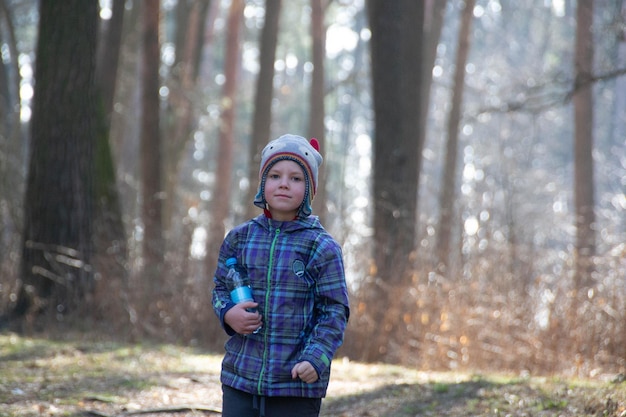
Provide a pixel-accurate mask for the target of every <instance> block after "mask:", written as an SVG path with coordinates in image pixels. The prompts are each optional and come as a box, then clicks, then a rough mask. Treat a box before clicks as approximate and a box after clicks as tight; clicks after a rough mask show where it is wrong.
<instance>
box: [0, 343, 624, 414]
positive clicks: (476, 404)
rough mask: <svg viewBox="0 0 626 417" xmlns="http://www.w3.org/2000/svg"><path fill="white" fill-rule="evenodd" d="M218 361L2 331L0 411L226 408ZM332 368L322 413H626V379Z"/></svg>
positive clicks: (339, 363) (203, 355) (187, 352)
mask: <svg viewBox="0 0 626 417" xmlns="http://www.w3.org/2000/svg"><path fill="white" fill-rule="evenodd" d="M220 363H221V355H215V354H211V353H209V352H202V351H200V350H197V349H192V348H186V347H180V346H174V345H142V344H136V345H129V344H121V343H120V344H118V343H111V342H104V343H102V342H89V341H85V340H79V341H54V340H47V339H43V338H39V339H38V338H23V337H19V336H16V335H14V334H5V335H2V334H0V404H2V407H0V416H21V417H27V416H28V417H30V416H39V415H54V416H78V415H85V413H86V412H94V413H100V414H101V415H107V416H113V415H120V414H122V413H123V412H124V411H145V410H151V409H154V408H159V407H162V408H163V409H171V408H172V407H174V408H176V407H177V406H179V405H181V404H192V405H200V406H203V407H206V408H205V411H204V412H203V413H202V415H209V416H210V415H218V413H212V412H210V411H206V410H211V409H213V410H217V409H219V408H220V406H221V385H220V382H219V373H220ZM332 372H333V373H332V377H331V385H330V387H329V391H328V397H327V398H326V399H325V400H324V402H323V405H322V414H321V416H323V417H330V416H336V417H360V416H370V417H375V416H393V417H415V416H461V415H468V416H485V417H486V416H507V415H510V416H539V417H542V416H593V417H598V416H602V417H626V382H611V379H612V378H608V379H607V380H599V379H595V380H594V379H590V380H584V379H567V378H561V377H550V378H545V377H532V376H525V377H523V378H520V377H518V376H506V375H497V374H494V375H491V374H490V375H477V374H470V373H467V374H464V373H452V372H443V373H434V372H420V371H419V370H416V369H411V368H404V367H401V366H394V365H384V364H362V363H355V362H351V361H348V360H336V361H334V362H333V371H332ZM168 407H169V408H168ZM150 415H154V416H157V415H166V416H167V415H168V414H164V413H163V412H161V413H152V414H150ZM169 415H172V416H174V415H175V416H176V417H182V416H197V415H199V414H197V412H194V411H188V412H185V411H181V412H177V413H175V414H174V413H172V412H171V411H170V412H169Z"/></svg>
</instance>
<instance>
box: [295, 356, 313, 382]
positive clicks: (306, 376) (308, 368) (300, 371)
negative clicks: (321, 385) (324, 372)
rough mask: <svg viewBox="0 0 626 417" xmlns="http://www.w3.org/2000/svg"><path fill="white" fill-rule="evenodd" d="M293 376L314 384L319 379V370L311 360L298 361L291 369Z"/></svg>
mask: <svg viewBox="0 0 626 417" xmlns="http://www.w3.org/2000/svg"><path fill="white" fill-rule="evenodd" d="M291 377H292V378H293V379H296V378H298V377H299V378H300V379H301V380H303V381H304V382H306V383H307V384H312V383H314V382H315V381H317V378H318V377H317V372H316V371H315V368H314V367H313V365H311V363H310V362H307V361H303V362H299V363H297V364H296V365H295V366H294V367H293V369H292V370H291Z"/></svg>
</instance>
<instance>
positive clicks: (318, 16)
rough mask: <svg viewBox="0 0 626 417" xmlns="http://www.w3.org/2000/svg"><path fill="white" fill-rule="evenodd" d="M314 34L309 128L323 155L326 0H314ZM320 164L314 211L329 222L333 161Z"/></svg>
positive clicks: (324, 149) (321, 218)
mask: <svg viewBox="0 0 626 417" xmlns="http://www.w3.org/2000/svg"><path fill="white" fill-rule="evenodd" d="M311 10H312V12H311V38H312V41H313V45H312V51H313V54H312V55H313V74H312V80H311V92H310V94H309V98H310V100H309V102H310V110H309V132H308V136H309V137H308V138H309V139H310V138H313V137H314V138H316V139H317V140H318V141H319V143H320V148H321V149H320V150H321V152H322V155H324V154H326V155H327V156H329V154H328V153H327V146H326V129H325V126H324V116H325V113H326V112H325V108H324V98H325V96H326V86H325V81H324V80H325V77H324V71H325V65H324V58H325V57H326V27H325V25H324V7H323V5H322V0H311ZM328 162H329V161H328V159H327V160H326V163H325V164H323V165H322V166H321V167H320V171H319V175H318V177H319V178H318V182H319V184H318V187H317V194H316V196H315V200H313V214H316V215H318V216H319V218H320V221H321V222H322V224H324V225H325V224H326V223H327V222H326V214H327V210H326V195H327V189H326V178H327V176H328V170H329V163H328Z"/></svg>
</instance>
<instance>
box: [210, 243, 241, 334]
mask: <svg viewBox="0 0 626 417" xmlns="http://www.w3.org/2000/svg"><path fill="white" fill-rule="evenodd" d="M234 242H236V236H235V234H234V233H233V232H232V231H231V232H230V233H229V234H228V235H227V236H226V238H225V239H224V242H222V246H221V247H220V252H219V256H218V259H217V268H216V270H215V274H214V275H213V284H214V286H213V292H212V296H213V311H215V314H216V315H217V317H218V318H219V320H220V323H221V325H222V328H223V329H224V330H225V331H226V333H227V334H228V335H229V336H232V335H234V334H235V331H234V330H233V329H232V328H231V327H230V326H229V325H228V324H226V323H225V322H224V316H225V315H226V313H227V312H228V310H230V309H231V308H233V307H234V306H235V303H233V302H232V300H231V298H230V293H229V291H228V288H227V287H226V282H225V277H226V274H227V272H228V271H227V270H226V266H225V264H226V259H228V258H229V257H230V256H234V254H236V249H235V248H236V244H235V243H234Z"/></svg>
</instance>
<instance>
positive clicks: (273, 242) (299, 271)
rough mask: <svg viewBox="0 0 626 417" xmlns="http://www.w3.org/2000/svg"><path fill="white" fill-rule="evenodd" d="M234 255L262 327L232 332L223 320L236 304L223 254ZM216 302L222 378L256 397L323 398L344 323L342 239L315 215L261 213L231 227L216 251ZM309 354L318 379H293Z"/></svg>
mask: <svg viewBox="0 0 626 417" xmlns="http://www.w3.org/2000/svg"><path fill="white" fill-rule="evenodd" d="M229 257H236V258H237V261H238V263H239V264H240V265H242V266H243V267H244V268H245V269H246V270H247V273H248V276H249V277H250V282H251V286H252V289H253V295H254V300H255V301H256V302H257V303H259V307H258V308H259V312H260V313H261V314H262V316H263V327H262V329H261V330H260V331H259V332H258V333H256V334H250V335H245V336H244V335H240V334H236V333H235V332H234V331H233V329H232V328H230V326H228V325H227V324H226V323H224V315H225V314H226V312H227V311H228V310H229V309H230V308H232V307H233V305H234V304H233V302H232V301H231V299H230V295H229V292H228V289H227V288H226V284H225V281H224V280H225V278H226V273H227V270H226V266H225V262H226V259H228V258H229ZM214 283H215V288H214V289H213V308H214V310H215V313H216V314H217V316H218V317H219V319H220V321H221V323H222V326H223V328H224V330H225V331H226V332H227V333H228V335H229V336H231V337H230V338H229V340H228V341H227V342H226V345H225V349H226V354H225V356H224V360H223V362H222V373H221V381H222V383H223V384H225V385H227V386H230V387H233V388H236V389H239V390H241V391H245V392H248V393H251V394H254V395H261V396H285V397H294V396H297V397H306V398H321V397H324V396H325V395H326V388H327V387H328V381H329V377H330V365H331V360H332V358H333V355H334V354H335V351H336V350H337V348H338V347H339V346H340V345H341V343H342V342H343V334H344V330H345V328H346V324H347V322H348V316H349V306H348V293H347V289H346V281H345V275H344V268H343V259H342V254H341V248H340V246H339V244H338V243H337V242H336V241H335V240H334V239H333V238H332V237H331V236H330V235H329V234H328V233H327V232H326V231H325V230H324V228H323V227H322V225H321V224H320V222H319V220H318V218H317V217H316V216H310V217H308V218H306V219H298V220H293V221H290V222H279V221H275V220H271V219H268V218H267V217H266V216H265V215H260V216H258V217H256V218H254V219H252V220H250V221H248V222H246V223H244V224H242V225H239V226H237V227H236V228H235V229H233V230H232V231H230V232H229V233H228V235H227V236H226V238H225V239H224V242H223V243H222V247H221V249H220V253H219V259H218V267H217V270H216V273H215V276H214ZM301 361H309V362H310V363H311V364H312V365H313V366H314V367H315V369H316V370H317V374H318V376H319V379H318V380H317V381H316V382H315V383H312V384H307V383H305V382H303V381H301V380H300V379H295V380H294V379H292V377H291V369H292V368H293V366H294V365H295V364H296V363H298V362H301Z"/></svg>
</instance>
